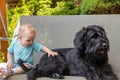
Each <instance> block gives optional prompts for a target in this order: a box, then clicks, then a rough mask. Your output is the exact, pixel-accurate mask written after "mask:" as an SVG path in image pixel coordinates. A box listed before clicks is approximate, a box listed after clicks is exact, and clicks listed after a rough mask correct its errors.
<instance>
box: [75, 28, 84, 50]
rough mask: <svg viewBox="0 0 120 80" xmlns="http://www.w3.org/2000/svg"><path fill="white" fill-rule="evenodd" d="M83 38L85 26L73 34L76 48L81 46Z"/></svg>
mask: <svg viewBox="0 0 120 80" xmlns="http://www.w3.org/2000/svg"><path fill="white" fill-rule="evenodd" d="M85 39H86V28H85V27H83V29H82V30H80V31H78V32H77V33H76V35H75V38H74V45H75V47H76V48H81V47H83V44H84V42H85Z"/></svg>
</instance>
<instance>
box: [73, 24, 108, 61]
mask: <svg viewBox="0 0 120 80" xmlns="http://www.w3.org/2000/svg"><path fill="white" fill-rule="evenodd" d="M74 45H75V47H76V48H77V49H78V50H79V51H81V52H82V53H83V54H82V56H83V57H86V58H92V59H93V60H94V59H95V60H97V59H100V57H101V59H103V57H104V58H105V59H106V60H107V52H108V51H109V40H108V38H107V36H106V32H105V30H104V28H102V27H101V26H97V25H91V26H88V27H86V28H85V27H84V28H83V29H82V30H80V31H79V32H77V34H76V36H75V39H74Z"/></svg>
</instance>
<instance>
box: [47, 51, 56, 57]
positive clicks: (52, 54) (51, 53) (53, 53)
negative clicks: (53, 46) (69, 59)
mask: <svg viewBox="0 0 120 80" xmlns="http://www.w3.org/2000/svg"><path fill="white" fill-rule="evenodd" d="M56 55H58V53H57V52H54V51H50V52H49V53H48V57H50V56H56Z"/></svg>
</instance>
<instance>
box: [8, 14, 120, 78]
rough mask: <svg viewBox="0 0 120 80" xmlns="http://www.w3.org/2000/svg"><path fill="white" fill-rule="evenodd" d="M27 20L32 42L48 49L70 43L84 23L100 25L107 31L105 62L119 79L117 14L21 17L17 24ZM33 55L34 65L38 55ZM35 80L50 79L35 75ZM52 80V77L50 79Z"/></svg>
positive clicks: (119, 42)
mask: <svg viewBox="0 0 120 80" xmlns="http://www.w3.org/2000/svg"><path fill="white" fill-rule="evenodd" d="M23 23H30V24H32V25H33V26H34V27H35V29H36V31H37V37H36V39H35V40H36V41H38V42H40V43H42V44H44V45H45V46H47V47H49V48H51V49H52V48H65V47H72V46H73V39H74V36H75V33H76V32H77V31H79V30H80V29H81V28H82V27H86V26H88V25H101V26H103V27H104V29H105V31H106V32H107V36H108V39H109V41H110V52H109V54H108V55H109V63H110V64H111V65H112V68H113V70H114V72H115V73H116V74H117V76H118V77H119V78H120V62H119V59H120V15H73V16H67V15H66V16H23V17H21V19H20V24H23ZM42 55H43V53H41V54H35V62H34V63H35V64H36V63H38V61H39V59H40V58H41V56H42ZM8 80H27V78H26V74H21V75H20V74H19V75H14V76H11V77H9V79H8ZM37 80H52V79H51V78H38V79H37ZM53 80H55V79H53ZM64 80H85V79H84V78H83V77H75V76H74V77H73V76H65V79H64Z"/></svg>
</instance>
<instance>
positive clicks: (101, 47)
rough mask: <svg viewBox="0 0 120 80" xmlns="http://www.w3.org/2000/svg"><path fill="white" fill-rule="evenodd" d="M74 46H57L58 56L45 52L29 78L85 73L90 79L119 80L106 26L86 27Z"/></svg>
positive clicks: (81, 31)
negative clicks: (109, 52) (113, 68)
mask: <svg viewBox="0 0 120 80" xmlns="http://www.w3.org/2000/svg"><path fill="white" fill-rule="evenodd" d="M74 46H75V47H73V48H64V49H54V51H57V52H58V53H59V55H58V56H54V57H47V54H45V55H44V56H43V57H42V58H41V60H40V62H39V64H37V65H36V67H35V68H33V69H31V70H30V71H29V72H28V80H35V78H36V77H52V78H64V77H63V76H64V75H70V76H82V77H85V78H86V79H87V80H118V78H117V76H116V75H115V74H114V73H113V70H112V68H111V66H110V65H109V63H108V51H109V46H110V45H109V40H108V38H107V36H106V32H105V31H104V29H103V28H102V27H100V26H97V25H90V26H88V27H83V29H82V30H80V31H79V32H77V34H76V36H75V38H74ZM62 75H63V76H62Z"/></svg>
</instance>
